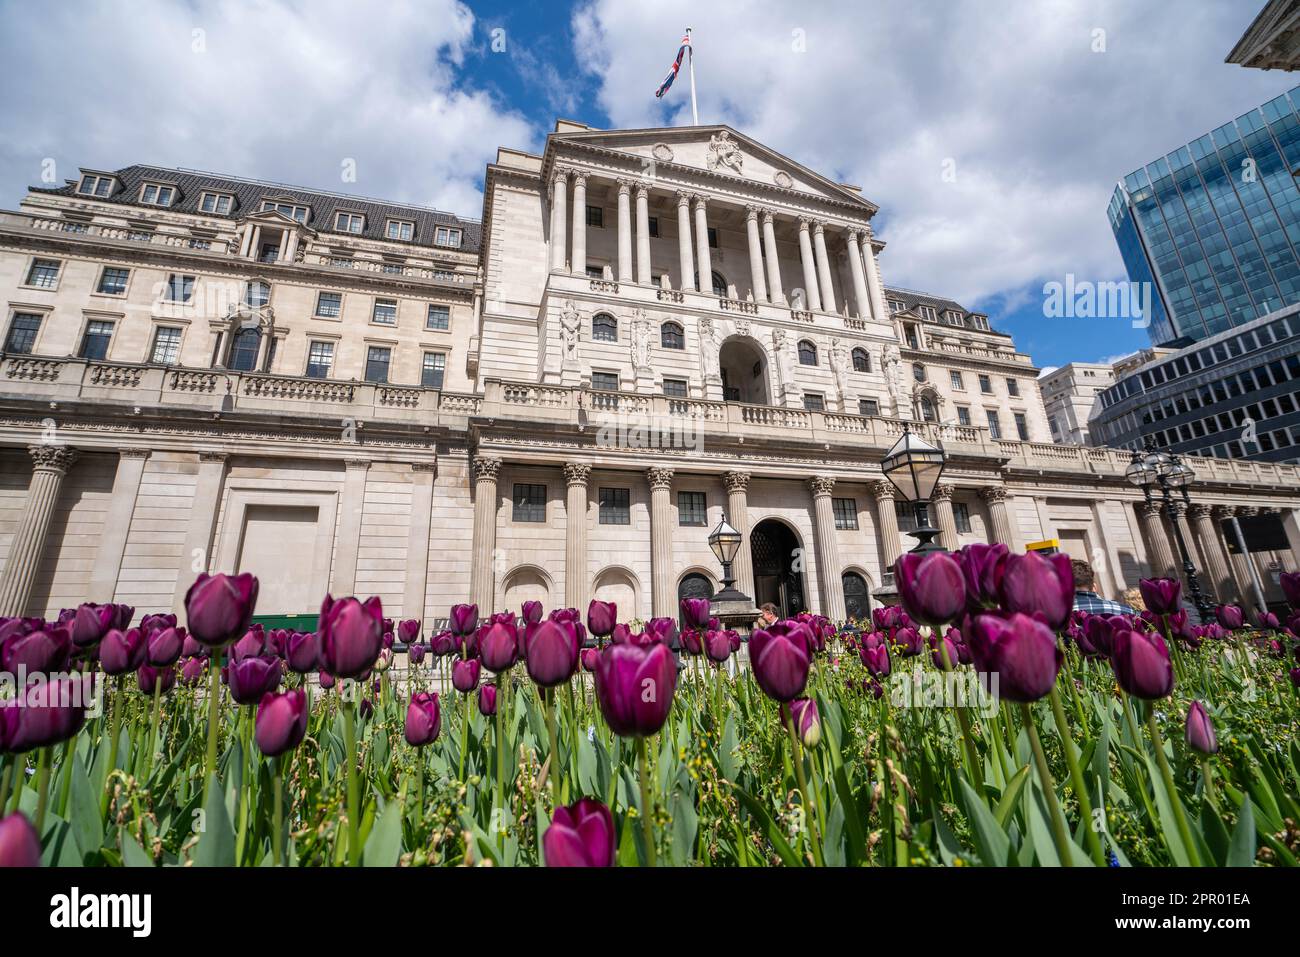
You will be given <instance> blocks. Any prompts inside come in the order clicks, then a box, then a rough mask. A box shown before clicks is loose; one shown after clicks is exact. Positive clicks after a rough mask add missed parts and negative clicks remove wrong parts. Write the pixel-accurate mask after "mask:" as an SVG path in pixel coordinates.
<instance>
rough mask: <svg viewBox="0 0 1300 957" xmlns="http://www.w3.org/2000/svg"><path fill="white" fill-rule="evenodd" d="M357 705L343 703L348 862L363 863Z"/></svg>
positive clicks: (357, 864) (354, 865)
mask: <svg viewBox="0 0 1300 957" xmlns="http://www.w3.org/2000/svg"><path fill="white" fill-rule="evenodd" d="M355 712H356V705H355V704H354V703H353V702H352V701H348V702H346V703H345V704H344V705H343V738H344V744H345V746H346V748H347V752H348V864H349V865H350V866H352V867H358V866H359V865H360V864H361V783H360V781H358V780H357V721H356V714H355Z"/></svg>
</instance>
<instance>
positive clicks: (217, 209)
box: [199, 192, 235, 216]
mask: <svg viewBox="0 0 1300 957" xmlns="http://www.w3.org/2000/svg"><path fill="white" fill-rule="evenodd" d="M234 208H235V197H233V196H231V195H230V194H229V193H209V192H205V193H204V194H203V195H202V196H201V197H200V198H199V209H200V210H202V211H203V212H205V213H216V214H217V215H218V216H228V215H230V211H231V210H232V209H234Z"/></svg>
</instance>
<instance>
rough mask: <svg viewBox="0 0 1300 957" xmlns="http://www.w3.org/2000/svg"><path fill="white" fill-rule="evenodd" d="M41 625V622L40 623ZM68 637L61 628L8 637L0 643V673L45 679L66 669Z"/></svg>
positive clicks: (69, 637) (69, 650)
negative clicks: (39, 676) (20, 672)
mask: <svg viewBox="0 0 1300 957" xmlns="http://www.w3.org/2000/svg"><path fill="white" fill-rule="evenodd" d="M42 625H44V622H42ZM71 654H72V637H71V635H70V634H69V633H68V629H67V628H65V627H55V628H51V627H49V626H45V627H42V628H40V629H37V630H36V631H29V632H27V634H25V635H18V634H15V635H11V636H10V637H8V638H6V639H4V640H3V642H0V671H2V672H4V673H6V674H11V675H16V674H18V672H19V669H23V670H25V671H26V672H27V674H29V675H34V674H43V675H49V674H53V673H55V672H59V671H63V670H64V669H66V668H67V667H68V658H69V656H70V655H71Z"/></svg>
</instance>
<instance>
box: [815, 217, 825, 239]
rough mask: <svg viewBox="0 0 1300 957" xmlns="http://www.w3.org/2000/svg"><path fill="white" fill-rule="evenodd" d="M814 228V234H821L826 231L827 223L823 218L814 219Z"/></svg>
mask: <svg viewBox="0 0 1300 957" xmlns="http://www.w3.org/2000/svg"><path fill="white" fill-rule="evenodd" d="M812 230H813V235H814V236H821V235H823V234H824V233H825V231H826V224H825V223H823V222H822V221H821V220H813V224H812Z"/></svg>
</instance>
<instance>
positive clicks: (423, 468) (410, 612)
mask: <svg viewBox="0 0 1300 957" xmlns="http://www.w3.org/2000/svg"><path fill="white" fill-rule="evenodd" d="M437 471H438V466H437V464H436V463H434V462H414V463H412V465H411V518H410V524H409V525H408V526H407V529H406V584H405V587H404V588H403V590H402V617H403V618H420V619H423V618H424V604H425V596H426V594H427V592H428V587H429V531H430V526H431V524H432V521H433V480H434V478H435V476H436V474H437Z"/></svg>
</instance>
